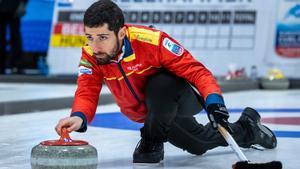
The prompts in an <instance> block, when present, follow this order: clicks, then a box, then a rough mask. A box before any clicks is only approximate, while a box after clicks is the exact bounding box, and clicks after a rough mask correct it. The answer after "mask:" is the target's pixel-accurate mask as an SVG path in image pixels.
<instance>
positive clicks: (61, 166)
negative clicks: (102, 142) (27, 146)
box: [31, 128, 98, 169]
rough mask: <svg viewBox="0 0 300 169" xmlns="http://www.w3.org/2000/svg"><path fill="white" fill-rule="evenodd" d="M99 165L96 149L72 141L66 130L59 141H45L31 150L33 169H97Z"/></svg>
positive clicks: (86, 143)
mask: <svg viewBox="0 0 300 169" xmlns="http://www.w3.org/2000/svg"><path fill="white" fill-rule="evenodd" d="M97 163H98V156H97V150H96V148H94V147H93V146H91V145H89V144H88V142H86V141H82V140H72V139H71V138H70V136H69V133H68V132H67V129H65V128H63V129H62V132H61V137H60V139H59V140H48V141H43V142H41V143H40V144H39V145H36V146H35V147H33V148H32V150H31V168H32V169H96V168H97Z"/></svg>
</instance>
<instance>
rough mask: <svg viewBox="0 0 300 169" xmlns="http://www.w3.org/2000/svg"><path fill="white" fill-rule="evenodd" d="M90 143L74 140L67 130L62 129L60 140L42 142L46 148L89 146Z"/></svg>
mask: <svg viewBox="0 0 300 169" xmlns="http://www.w3.org/2000/svg"><path fill="white" fill-rule="evenodd" d="M87 144H88V142H86V141H82V140H72V139H71V137H70V135H69V132H68V130H67V129H66V128H62V129H61V133H60V138H59V140H46V141H43V142H41V145H44V146H81V145H87Z"/></svg>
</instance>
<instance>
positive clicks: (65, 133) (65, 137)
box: [58, 128, 72, 143]
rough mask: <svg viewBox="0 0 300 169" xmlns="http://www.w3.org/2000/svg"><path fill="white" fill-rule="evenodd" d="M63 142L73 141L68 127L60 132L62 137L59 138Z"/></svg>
mask: <svg viewBox="0 0 300 169" xmlns="http://www.w3.org/2000/svg"><path fill="white" fill-rule="evenodd" d="M58 141H59V142H61V143H69V142H72V139H71V137H70V135H69V132H68V130H67V129H66V128H62V129H61V132H60V139H59V140H58Z"/></svg>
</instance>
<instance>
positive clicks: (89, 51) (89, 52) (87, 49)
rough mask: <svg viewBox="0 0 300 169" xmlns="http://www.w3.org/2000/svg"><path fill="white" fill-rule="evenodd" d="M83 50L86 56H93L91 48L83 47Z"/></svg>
mask: <svg viewBox="0 0 300 169" xmlns="http://www.w3.org/2000/svg"><path fill="white" fill-rule="evenodd" d="M83 50H84V51H85V52H86V53H87V54H89V55H90V56H93V53H94V52H93V50H92V48H91V47H90V46H84V47H83Z"/></svg>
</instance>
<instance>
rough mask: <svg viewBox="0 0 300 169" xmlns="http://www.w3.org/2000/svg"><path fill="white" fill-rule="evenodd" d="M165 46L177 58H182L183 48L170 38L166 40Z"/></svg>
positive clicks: (164, 41)
mask: <svg viewBox="0 0 300 169" xmlns="http://www.w3.org/2000/svg"><path fill="white" fill-rule="evenodd" d="M163 46H164V47H165V48H166V49H167V50H168V51H170V52H171V53H173V54H174V55H176V56H181V55H182V54H183V47H181V46H180V45H177V44H176V43H174V42H173V41H172V40H170V39H169V38H164V40H163Z"/></svg>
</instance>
